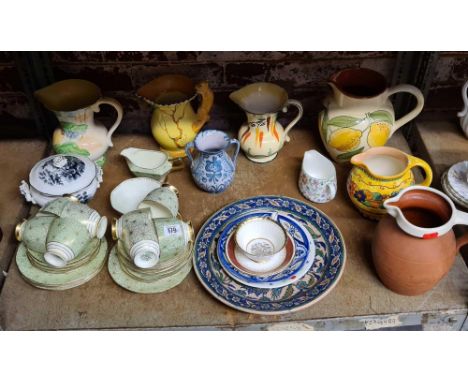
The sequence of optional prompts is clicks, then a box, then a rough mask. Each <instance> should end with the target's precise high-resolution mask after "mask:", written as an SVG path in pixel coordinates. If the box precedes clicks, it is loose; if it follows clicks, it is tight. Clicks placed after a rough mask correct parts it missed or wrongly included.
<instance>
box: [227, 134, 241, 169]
mask: <svg viewBox="0 0 468 382" xmlns="http://www.w3.org/2000/svg"><path fill="white" fill-rule="evenodd" d="M229 145H236V151H234V155H233V156H232V163H234V166H235V165H236V161H237V155H238V154H239V149H240V143H239V141H238V140H237V139H231V140H230V141H229Z"/></svg>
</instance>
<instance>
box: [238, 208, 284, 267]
mask: <svg viewBox="0 0 468 382" xmlns="http://www.w3.org/2000/svg"><path fill="white" fill-rule="evenodd" d="M234 240H235V243H236V247H237V249H238V250H239V252H240V253H241V254H242V255H244V256H246V257H248V258H249V259H250V260H252V261H255V262H257V263H262V262H267V261H269V260H271V259H272V258H273V257H274V256H275V255H277V254H279V253H280V252H282V251H285V250H286V243H287V233H286V230H285V229H284V228H283V226H282V225H281V224H279V223H277V222H276V221H274V220H272V219H270V218H267V217H255V218H250V219H247V220H245V221H243V222H242V223H241V224H239V226H238V227H237V229H236V231H235V234H234Z"/></svg>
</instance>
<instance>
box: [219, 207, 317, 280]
mask: <svg viewBox="0 0 468 382" xmlns="http://www.w3.org/2000/svg"><path fill="white" fill-rule="evenodd" d="M253 217H270V218H273V219H275V220H276V221H277V222H278V223H279V224H281V225H282V226H283V227H284V228H285V230H286V232H288V233H289V236H290V237H291V238H292V239H293V241H294V247H295V253H294V257H293V259H292V261H291V264H290V265H289V266H288V267H287V268H286V269H284V270H283V271H281V272H279V273H277V274H273V275H268V276H259V275H251V274H247V273H245V272H242V270H240V269H239V268H237V267H235V266H234V265H233V264H232V263H231V262H230V261H229V259H228V255H227V242H228V239H229V238H230V236H231V234H232V233H233V232H234V231H235V230H236V228H237V226H238V225H239V224H240V223H242V222H243V221H244V220H246V219H249V218H253ZM217 253H218V258H219V262H220V263H221V266H222V267H223V269H224V270H225V271H226V273H227V274H228V275H229V276H231V277H232V278H233V279H234V280H237V281H239V282H240V283H242V284H245V285H249V286H252V287H256V288H280V287H283V286H285V285H289V284H292V283H293V282H295V281H297V280H298V279H300V278H301V277H302V276H304V275H305V274H306V273H307V271H308V270H309V269H310V267H311V266H312V263H313V261H314V257H315V246H314V240H313V239H312V236H311V235H310V233H309V232H308V231H307V230H306V229H305V228H304V227H302V226H301V224H299V223H298V222H297V221H296V219H294V217H292V216H290V215H288V214H287V213H283V212H281V213H276V212H274V211H268V210H266V211H265V210H256V211H253V212H249V213H247V214H243V215H242V216H241V217H239V218H237V219H234V220H233V221H232V222H231V223H229V224H227V225H226V226H225V228H224V230H223V231H222V233H221V235H220V237H219V239H218V246H217Z"/></svg>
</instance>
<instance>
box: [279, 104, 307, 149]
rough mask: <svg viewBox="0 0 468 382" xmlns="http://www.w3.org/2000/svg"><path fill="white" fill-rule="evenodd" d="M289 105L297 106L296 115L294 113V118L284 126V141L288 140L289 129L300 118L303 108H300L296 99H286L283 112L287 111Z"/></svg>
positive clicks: (300, 105)
mask: <svg viewBox="0 0 468 382" xmlns="http://www.w3.org/2000/svg"><path fill="white" fill-rule="evenodd" d="M289 105H292V106H295V107H297V115H296V118H294V119H293V120H292V121H291V123H290V124H289V125H288V126H286V128H285V129H284V140H285V141H286V142H289V140H290V138H289V136H288V133H289V130H291V129H292V128H293V127H294V125H295V124H296V123H298V122H299V120H300V119H301V118H302V115H303V114H304V109H303V108H302V104H301V103H300V102H299V101H298V100H295V99H288V100H287V101H286V105H285V106H284V108H283V111H284V112H286V111H287V109H288V106H289Z"/></svg>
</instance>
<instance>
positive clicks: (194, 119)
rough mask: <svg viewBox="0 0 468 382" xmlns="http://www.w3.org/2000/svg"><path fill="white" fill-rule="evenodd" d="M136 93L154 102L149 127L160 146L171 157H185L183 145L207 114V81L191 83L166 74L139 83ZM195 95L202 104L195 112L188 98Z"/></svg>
mask: <svg viewBox="0 0 468 382" xmlns="http://www.w3.org/2000/svg"><path fill="white" fill-rule="evenodd" d="M137 94H138V96H140V97H142V98H143V99H144V100H145V101H146V102H148V103H149V104H150V105H152V106H154V111H153V116H152V119H151V131H152V133H153V136H154V139H156V141H157V142H158V143H159V145H160V146H161V150H162V151H164V152H165V153H167V154H168V155H169V156H170V157H171V158H182V157H185V156H186V154H185V145H186V144H187V143H189V142H192V141H193V140H194V139H195V136H196V135H197V133H198V132H199V131H200V129H201V128H202V127H203V126H204V125H205V123H206V122H207V121H208V120H209V118H210V116H209V113H210V110H211V108H212V106H213V99H214V96H213V92H212V91H211V89H210V87H209V86H208V83H207V82H200V83H199V84H198V85H194V83H193V82H192V80H191V79H190V78H188V77H186V76H183V75H175V74H174V75H173V74H168V75H164V76H160V77H158V78H156V79H154V80H152V81H150V82H149V83H147V84H146V85H144V86H142V87H141V88H140V89H139V90H138V92H137ZM197 96H200V97H201V104H200V106H199V107H198V110H197V112H196V113H195V111H194V110H193V108H192V105H191V102H192V101H193V100H194V99H195V98H196V97H197Z"/></svg>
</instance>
